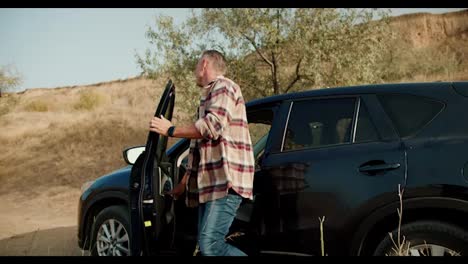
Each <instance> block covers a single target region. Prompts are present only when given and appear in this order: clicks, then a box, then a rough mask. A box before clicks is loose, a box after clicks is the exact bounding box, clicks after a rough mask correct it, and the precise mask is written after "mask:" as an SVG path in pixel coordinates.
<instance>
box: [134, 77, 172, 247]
mask: <svg viewBox="0 0 468 264" xmlns="http://www.w3.org/2000/svg"><path fill="white" fill-rule="evenodd" d="M174 102H175V86H174V84H173V83H172V81H171V80H169V82H168V83H167V85H166V87H165V89H164V92H163V94H162V96H161V99H160V101H159V104H158V105H157V108H156V111H155V113H154V116H157V117H160V116H161V115H162V116H164V117H165V118H166V119H168V120H171V119H172V114H173V110H174ZM148 121H149V120H148ZM148 129H149V127H148ZM148 131H149V130H148ZM166 147H167V137H165V136H161V135H159V134H157V133H155V132H152V131H150V132H149V133H148V136H147V141H146V148H145V151H144V152H143V153H142V154H141V155H140V156H139V158H138V159H137V160H136V162H135V164H134V165H133V168H132V173H131V177H130V182H129V184H130V187H129V190H130V192H129V204H130V209H129V210H130V221H131V232H130V235H131V239H130V241H131V245H130V248H131V255H134V256H135V255H149V254H151V253H152V252H153V251H154V250H155V249H156V248H157V247H158V242H159V241H160V234H161V232H162V227H163V226H164V225H165V214H164V212H165V211H166V210H167V208H166V207H167V203H166V199H165V196H164V194H163V189H162V188H163V187H164V186H163V184H162V182H163V179H162V177H164V175H170V173H167V172H166V173H162V171H165V170H167V169H168V168H169V167H168V166H164V160H165V158H166V157H165V155H166Z"/></svg>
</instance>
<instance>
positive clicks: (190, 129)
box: [150, 50, 254, 256]
mask: <svg viewBox="0 0 468 264" xmlns="http://www.w3.org/2000/svg"><path fill="white" fill-rule="evenodd" d="M225 73H226V60H225V58H224V56H223V55H222V54H221V53H220V52H218V51H216V50H207V51H204V52H203V54H202V56H201V57H200V59H199V61H198V63H197V66H196V68H195V72H194V74H195V78H196V84H197V86H199V87H201V99H200V106H199V108H198V119H197V121H196V122H195V123H193V124H191V125H189V126H177V127H176V126H174V125H172V123H171V122H170V121H169V120H167V119H165V118H164V117H161V118H158V117H154V118H153V119H152V120H151V122H150V130H151V131H154V132H156V133H159V134H161V135H164V136H170V137H179V138H189V139H191V141H190V152H189V157H188V163H187V172H186V174H185V175H184V177H183V178H182V180H181V181H180V183H179V184H178V185H177V186H176V187H175V188H174V189H173V190H172V191H171V194H172V195H174V198H175V199H177V197H178V196H180V195H181V194H182V193H184V191H185V190H187V195H186V204H187V206H189V207H195V206H198V207H199V210H198V212H199V214H198V219H199V221H198V244H199V246H200V251H201V254H202V255H204V256H245V255H246V254H245V253H244V252H242V251H241V250H239V249H238V248H236V247H234V246H233V245H230V244H228V243H226V241H225V236H226V235H227V233H228V231H229V228H230V226H231V224H232V222H233V220H234V217H235V216H236V212H237V209H238V208H239V206H240V204H241V202H242V199H243V198H244V199H253V193H252V189H253V175H254V156H253V147H252V142H251V138H250V133H249V126H248V122H247V113H246V108H245V102H244V98H243V96H242V92H241V90H240V87H239V85H237V84H236V83H235V82H234V81H232V80H230V79H228V78H226V77H224V74H225Z"/></svg>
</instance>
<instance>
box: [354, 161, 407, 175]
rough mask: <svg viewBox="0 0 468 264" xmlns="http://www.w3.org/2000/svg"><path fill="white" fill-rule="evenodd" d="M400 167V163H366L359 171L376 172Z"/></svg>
mask: <svg viewBox="0 0 468 264" xmlns="http://www.w3.org/2000/svg"><path fill="white" fill-rule="evenodd" d="M398 168H400V163H391V164H378V165H365V166H361V167H359V171H360V172H363V173H375V172H379V171H386V170H394V169H398Z"/></svg>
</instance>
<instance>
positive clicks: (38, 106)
mask: <svg viewBox="0 0 468 264" xmlns="http://www.w3.org/2000/svg"><path fill="white" fill-rule="evenodd" d="M24 109H25V110H26V111H27V112H47V111H49V105H48V104H47V103H46V102H44V101H33V102H31V103H29V104H27V105H26V106H25V107H24Z"/></svg>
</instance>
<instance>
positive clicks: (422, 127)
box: [78, 82, 468, 255]
mask: <svg viewBox="0 0 468 264" xmlns="http://www.w3.org/2000/svg"><path fill="white" fill-rule="evenodd" d="M174 98H175V88H174V85H173V84H172V82H169V83H168V84H167V86H166V89H165V91H164V93H163V96H162V98H161V102H160V103H159V105H158V108H157V110H156V112H155V115H156V116H160V115H161V114H162V115H164V116H165V117H166V118H167V119H171V118H172V111H173V108H174ZM247 111H248V121H249V129H250V131H251V135H252V141H253V142H252V143H253V144H254V146H255V148H254V152H255V158H256V173H255V177H254V199H253V201H251V200H245V201H243V202H242V204H241V207H240V208H239V211H238V214H237V217H236V219H235V221H234V223H233V225H232V227H231V230H230V233H229V235H228V236H227V237H226V239H227V240H228V241H229V242H230V243H233V244H235V245H236V246H238V247H240V248H241V249H242V250H244V251H245V252H246V253H248V255H265V254H268V255H273V254H282V255H322V254H326V255H392V254H395V252H394V250H395V249H396V248H397V246H398V245H397V244H398V242H397V241H398V237H397V236H398V232H397V231H398V230H400V231H401V233H400V236H401V240H400V241H403V238H404V241H405V242H406V244H403V245H402V248H403V249H405V252H406V253H407V254H409V255H466V254H468V117H463V116H464V115H465V114H467V113H468V82H453V83H443V82H436V83H410V84H383V85H365V86H353V87H339V88H328V89H318V90H311V91H306V92H298V93H290V94H284V95H278V96H272V97H268V98H262V99H258V100H254V101H251V102H249V103H247ZM166 146H167V138H166V137H163V136H160V135H158V134H155V133H154V132H150V133H149V134H148V140H147V142H146V145H144V146H138V147H132V148H129V149H126V150H125V151H124V152H123V156H124V159H125V160H126V162H127V163H128V164H129V166H127V167H125V168H122V169H120V170H118V171H115V172H113V173H111V174H109V175H105V176H102V177H100V178H98V179H96V180H95V181H93V182H88V183H86V184H84V185H83V189H82V190H83V193H82V195H81V197H80V200H79V211H78V223H79V228H78V241H79V246H80V247H81V248H82V249H89V250H91V252H92V254H94V255H153V254H182V255H184V254H187V255H196V254H197V253H196V252H197V251H196V248H197V247H196V246H197V243H196V235H197V234H196V232H197V228H196V226H197V209H196V208H187V207H186V206H185V201H184V197H181V198H180V199H177V200H174V199H173V198H172V197H171V196H169V195H166V194H165V193H166V191H167V190H170V189H171V188H172V186H174V184H175V183H177V182H178V181H179V179H180V178H181V176H182V175H183V174H184V172H185V165H184V164H185V163H186V162H187V155H188V147H189V141H188V140H186V139H181V140H179V141H178V142H177V143H175V144H174V145H173V146H172V147H171V148H170V149H168V150H167V151H166ZM400 190H401V192H400ZM399 193H400V194H401V196H400V195H399ZM400 198H401V200H402V202H400ZM401 208H402V209H403V210H402V215H401V217H400V216H399V213H398V212H401ZM400 221H401V224H400ZM390 234H391V235H392V236H391V235H390ZM394 242H395V243H394ZM400 243H401V242H400Z"/></svg>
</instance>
